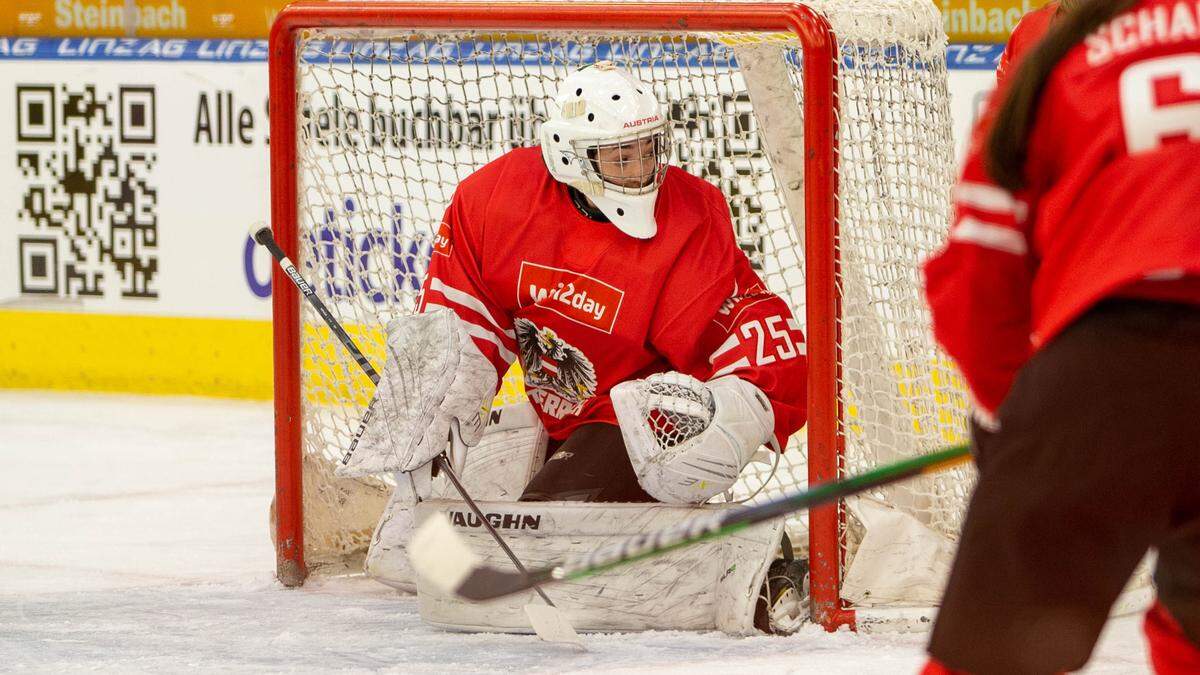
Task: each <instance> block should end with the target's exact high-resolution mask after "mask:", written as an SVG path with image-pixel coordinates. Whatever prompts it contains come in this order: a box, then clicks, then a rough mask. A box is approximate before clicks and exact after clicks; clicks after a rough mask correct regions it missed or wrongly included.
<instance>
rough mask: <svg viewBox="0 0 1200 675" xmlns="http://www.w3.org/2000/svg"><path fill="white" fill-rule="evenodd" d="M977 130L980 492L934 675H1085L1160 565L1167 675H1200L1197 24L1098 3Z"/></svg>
mask: <svg viewBox="0 0 1200 675" xmlns="http://www.w3.org/2000/svg"><path fill="white" fill-rule="evenodd" d="M1001 96H1002V100H1001V102H1000V104H998V105H997V106H995V108H994V109H992V110H990V111H989V113H988V114H987V115H985V117H984V119H983V120H982V121H981V122H980V124H979V126H978V127H977V129H976V133H975V137H974V141H973V147H972V149H971V151H970V152H969V154H968V157H967V162H966V165H965V167H964V169H963V173H962V178H961V180H960V181H959V184H958V186H957V188H956V189H955V192H954V201H955V207H956V209H955V217H954V222H953V225H952V227H951V230H950V235H949V242H948V243H947V245H946V247H945V248H944V249H943V250H942V251H941V252H940V253H938V254H937V255H936V256H935V257H934V258H933V259H931V260H930V261H929V262H928V263H927V264H926V266H925V276H926V292H927V296H928V300H929V304H930V306H931V308H932V313H933V323H934V333H935V335H936V337H937V339H938V341H939V342H940V343H941V344H942V345H943V346H944V347H945V349H946V350H947V351H948V352H949V353H950V354H951V355H952V356H953V357H954V359H955V360H956V361H957V362H958V364H959V366H960V368H961V370H962V372H963V375H964V376H965V378H966V380H967V382H968V384H969V385H970V388H971V391H972V392H973V394H974V397H975V399H976V401H977V404H978V412H979V421H978V423H977V425H976V428H975V433H974V451H975V457H976V461H977V464H978V467H979V483H978V486H977V488H976V491H975V494H974V495H973V497H972V500H971V505H970V509H969V511H968V514H967V518H966V522H965V524H964V527H963V532H962V537H961V540H960V544H959V550H958V555H957V557H956V559H955V562H954V567H953V570H952V572H951V576H950V580H949V583H948V586H947V589H946V594H945V598H944V601H943V603H942V607H941V610H940V612H939V614H938V618H937V624H936V626H935V628H934V632H933V635H932V638H931V642H930V654H931V655H932V657H933V660H932V661H931V663H930V665H929V666H928V668H927V670H926V672H929V673H946V672H970V673H1055V672H1064V671H1068V670H1076V669H1078V668H1080V667H1082V666H1083V665H1084V663H1085V662H1086V661H1087V659H1088V657H1089V655H1090V653H1091V650H1092V648H1093V646H1094V644H1095V641H1096V639H1097V637H1098V635H1099V633H1100V629H1101V627H1102V626H1103V625H1104V622H1105V619H1106V617H1107V615H1108V612H1109V608H1110V607H1111V605H1112V603H1113V602H1114V601H1115V599H1116V598H1117V596H1118V594H1119V593H1120V591H1121V589H1122V587H1123V585H1124V584H1125V582H1126V581H1127V579H1128V578H1129V576H1130V575H1131V574H1132V572H1133V571H1134V569H1135V567H1136V565H1137V564H1138V562H1139V560H1140V559H1141V558H1142V557H1143V555H1144V554H1145V552H1146V551H1147V550H1148V549H1149V548H1151V547H1154V548H1156V549H1157V551H1158V560H1157V565H1156V569H1155V581H1156V586H1157V593H1158V602H1157V603H1156V604H1155V605H1154V606H1153V607H1152V608H1151V610H1150V611H1149V612H1148V614H1147V617H1146V622H1145V629H1146V632H1147V635H1148V637H1149V643H1150V647H1151V657H1152V660H1153V662H1154V665H1155V667H1156V669H1157V670H1158V671H1159V672H1173V673H1174V672H1177V673H1183V672H1190V673H1195V672H1200V451H1197V443H1196V439H1197V438H1198V437H1200V416H1198V415H1197V414H1196V410H1197V409H1200V376H1197V373H1200V216H1198V215H1197V213H1198V212H1197V209H1196V203H1197V200H1198V198H1200V170H1198V167H1200V7H1198V6H1197V5H1196V3H1195V2H1194V0H1140V1H1137V0H1116V1H1113V0H1088V1H1085V2H1081V3H1079V4H1078V6H1077V7H1075V8H1073V9H1072V10H1071V11H1070V12H1067V13H1065V14H1063V15H1062V16H1060V17H1059V18H1058V19H1056V20H1055V22H1054V23H1053V25H1052V26H1051V27H1050V29H1049V31H1048V33H1047V35H1046V37H1045V39H1044V40H1042V41H1041V42H1040V43H1039V44H1038V45H1037V46H1036V47H1034V48H1033V50H1032V51H1031V52H1029V53H1028V54H1027V55H1026V56H1025V57H1024V58H1023V59H1022V61H1021V64H1020V65H1019V66H1018V69H1017V71H1016V72H1015V73H1011V74H1010V77H1009V79H1008V81H1007V82H1006V84H1005V86H1004V87H1002V92H1001Z"/></svg>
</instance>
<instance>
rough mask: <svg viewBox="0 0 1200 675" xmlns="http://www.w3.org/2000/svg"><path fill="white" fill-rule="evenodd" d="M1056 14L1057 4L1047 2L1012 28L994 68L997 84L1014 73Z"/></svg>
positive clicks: (1057, 10)
mask: <svg viewBox="0 0 1200 675" xmlns="http://www.w3.org/2000/svg"><path fill="white" fill-rule="evenodd" d="M1058 13H1059V5H1058V3H1057V2H1048V3H1046V5H1045V6H1044V7H1042V8H1041V9H1035V10H1033V11H1032V12H1030V13H1028V14H1026V15H1025V16H1023V17H1021V20H1020V21H1018V22H1017V25H1016V26H1015V27H1014V28H1013V32H1012V35H1010V36H1009V37H1008V43H1007V44H1005V45H1004V53H1003V54H1001V55H1000V65H999V66H998V67H997V68H996V82H997V84H998V83H1001V82H1003V81H1004V80H1005V79H1006V78H1007V77H1008V76H1009V75H1011V74H1012V73H1013V72H1015V71H1016V69H1017V64H1018V63H1020V62H1021V59H1022V58H1023V57H1024V56H1025V55H1026V54H1028V53H1029V50H1030V49H1033V46H1034V45H1036V44H1037V43H1038V42H1039V41H1041V39H1042V37H1043V36H1044V35H1046V31H1047V30H1049V29H1050V23H1051V22H1052V21H1054V17H1056V16H1058Z"/></svg>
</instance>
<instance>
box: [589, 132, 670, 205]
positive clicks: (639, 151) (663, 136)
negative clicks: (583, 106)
mask: <svg viewBox="0 0 1200 675" xmlns="http://www.w3.org/2000/svg"><path fill="white" fill-rule="evenodd" d="M647 140H648V141H649V142H650V146H651V147H650V148H648V150H649V152H647V151H646V150H647V149H643V147H642V146H643V143H645V142H646V141H647ZM570 146H571V153H573V154H574V155H575V156H574V157H573V158H572V159H573V161H574V162H576V164H577V166H579V168H580V171H581V172H582V173H583V177H584V180H585V181H586V182H587V184H588V187H589V188H590V189H589V190H586V192H589V193H591V194H599V193H602V192H603V191H613V192H617V193H620V194H626V195H645V194H653V193H654V192H655V191H656V190H658V188H659V187H661V186H662V183H663V180H665V179H666V177H667V166H668V165H669V162H670V160H671V144H670V142H668V140H667V130H666V127H665V126H659V127H657V128H653V129H646V130H642V131H636V132H633V133H630V134H626V135H624V136H619V137H617V138H612V137H608V138H603V139H597V138H591V139H573V140H571V142H570ZM604 151H612V152H615V153H616V158H615V159H606V158H604V157H602V156H601V154H602V152H604ZM647 164H649V166H646V165H647ZM631 168H632V169H634V170H633V171H630V169H631ZM621 176H624V177H625V178H627V179H628V180H627V181H621V182H616V181H614V180H613V179H614V178H617V177H621Z"/></svg>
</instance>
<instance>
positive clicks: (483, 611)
mask: <svg viewBox="0 0 1200 675" xmlns="http://www.w3.org/2000/svg"><path fill="white" fill-rule="evenodd" d="M479 506H480V508H481V509H482V510H483V512H484V514H485V515H486V516H487V518H488V520H489V522H491V523H492V525H493V526H494V527H495V528H496V529H497V530H498V531H499V532H500V534H501V535H502V536H503V537H504V538H505V541H506V542H508V545H509V546H510V547H512V549H513V551H514V552H515V553H516V555H517V557H518V558H520V560H521V562H522V563H524V564H525V565H526V567H529V568H534V567H541V566H545V565H547V564H550V563H552V562H553V561H555V560H558V559H560V558H563V557H566V556H570V555H572V554H576V553H581V552H585V551H589V550H592V549H593V548H596V547H598V546H602V545H603V544H605V543H607V542H612V541H618V540H621V539H624V538H627V537H629V536H632V535H634V534H639V533H642V532H646V531H649V530H654V529H658V528H663V527H668V526H670V525H672V524H674V523H677V522H679V521H681V520H683V519H686V518H689V517H693V516H695V515H696V513H697V512H698V511H697V510H698V509H724V508H736V507H735V506H728V505H715V504H714V505H706V506H699V507H692V506H672V505H667V504H597V503H584V502H517V503H512V502H484V503H481V504H480V505H479ZM437 511H442V512H444V513H446V514H447V515H448V516H449V519H450V522H451V524H452V525H454V527H455V529H456V530H457V531H459V532H460V533H461V534H462V535H463V537H464V539H465V542H466V544H467V545H468V546H469V547H470V549H471V550H472V551H473V552H474V553H475V554H476V555H478V556H479V557H480V558H482V559H483V562H484V564H486V565H492V566H496V567H501V568H504V569H513V566H512V563H511V562H509V560H508V558H507V557H506V556H505V555H504V553H503V552H502V551H501V550H500V549H499V548H498V547H497V546H496V544H495V542H493V541H492V539H491V537H489V536H488V534H487V531H486V530H485V529H484V528H483V527H482V524H481V523H480V522H479V521H478V519H477V518H476V517H475V516H474V514H472V513H471V512H470V511H469V510H468V509H467V508H466V506H465V505H464V504H463V503H462V502H460V501H452V500H436V499H435V500H430V501H427V502H422V503H421V504H420V505H418V507H417V509H416V519H417V521H418V522H423V521H424V519H425V518H427V517H428V516H429V515H430V514H432V513H434V512H437ZM782 534H783V524H782V522H781V521H777V522H771V523H764V524H762V525H758V526H755V527H752V528H749V529H746V530H742V531H741V532H738V533H736V534H733V535H730V536H727V537H722V538H719V539H714V540H710V541H706V542H702V543H699V544H695V545H693V546H690V547H687V548H684V549H681V550H678V551H675V552H672V553H668V554H665V555H662V556H659V557H656V558H651V559H649V560H644V561H642V562H639V563H635V564H631V565H627V566H623V567H618V568H616V569H613V570H610V571H608V572H604V573H601V574H598V575H596V576H594V577H589V578H586V579H581V580H579V581H575V582H563V583H558V584H554V585H552V586H548V587H546V588H545V589H544V590H545V592H546V594H547V595H549V596H550V599H551V600H553V601H554V603H555V605H556V606H557V607H558V608H559V610H561V611H562V613H563V615H564V616H565V617H566V619H567V620H568V621H569V622H570V624H571V625H572V626H574V627H575V629H576V630H579V631H640V630H694V631H709V630H720V631H723V632H726V633H730V634H734V635H748V634H753V633H755V632H756V630H755V628H754V606H755V603H756V601H757V600H758V596H759V590H760V589H761V588H762V583H763V578H764V577H765V575H766V571H767V567H768V566H769V565H770V562H771V561H772V560H774V558H775V556H776V554H777V552H778V550H779V542H780V539H781V537H782ZM417 598H418V606H419V609H420V613H421V618H422V619H424V620H425V621H426V622H428V623H430V624H432V625H435V626H438V627H442V628H447V629H450V630H465V631H485V632H511V633H529V632H531V629H530V625H529V619H528V617H527V616H526V614H525V611H524V607H525V605H527V604H531V603H537V602H540V600H539V598H538V597H537V596H536V594H535V593H534V592H533V591H529V592H527V593H522V594H518V595H514V596H512V597H509V598H502V599H499V600H495V601H491V602H486V603H478V604H476V603H470V602H466V601H463V600H461V599H459V598H457V597H455V596H453V595H450V594H447V593H444V592H441V591H439V590H437V589H436V588H434V587H433V586H432V585H431V584H428V583H425V582H424V581H422V580H420V579H418V581H417Z"/></svg>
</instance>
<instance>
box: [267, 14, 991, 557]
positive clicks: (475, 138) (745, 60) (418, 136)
mask: <svg viewBox="0 0 1200 675" xmlns="http://www.w3.org/2000/svg"><path fill="white" fill-rule="evenodd" d="M813 4H815V5H816V6H817V8H818V9H822V10H825V11H826V13H827V14H828V15H829V17H830V21H831V24H832V25H833V26H834V28H835V32H836V33H837V34H838V39H839V46H840V50H841V53H840V60H839V106H840V110H839V113H838V119H839V128H838V144H839V149H840V160H839V161H840V165H839V169H838V179H839V183H840V188H839V193H838V208H839V214H840V215H839V225H840V229H841V239H840V242H839V244H838V247H837V250H838V254H839V257H840V276H839V278H838V286H839V290H840V294H841V298H842V317H841V333H842V336H843V338H842V352H843V359H842V374H843V386H842V389H841V397H842V405H843V423H842V431H843V433H844V436H845V446H846V454H845V457H844V459H843V469H844V471H845V472H847V473H854V472H858V471H861V470H864V469H867V468H871V467H874V466H876V465H878V464H880V463H884V462H889V461H893V460H895V459H897V458H899V457H904V456H909V455H912V454H914V453H917V452H921V451H927V450H930V449H934V448H937V447H941V446H944V445H946V444H949V443H952V442H959V441H961V440H962V438H963V436H964V433H965V426H964V424H965V423H964V411H965V409H966V401H965V399H964V395H963V394H962V388H961V385H960V383H959V382H958V380H957V379H956V377H957V376H956V375H955V373H954V371H953V369H952V368H951V367H950V366H949V365H948V363H947V362H946V360H945V359H944V358H943V357H942V356H940V355H939V354H938V352H937V351H936V350H935V349H934V347H933V344H932V340H931V338H930V335H929V329H928V317H927V314H926V312H925V309H924V306H923V301H922V299H921V293H920V279H919V275H918V263H919V261H920V260H921V259H922V258H923V257H924V256H925V255H927V254H928V253H929V252H931V251H932V250H933V249H934V247H935V246H936V245H938V244H939V243H940V241H941V239H942V237H943V235H944V230H945V228H946V224H947V202H948V191H949V185H950V180H951V139H950V120H949V111H948V95H947V91H946V73H945V65H944V47H945V45H944V36H943V34H942V33H941V29H940V23H939V20H938V16H937V13H936V11H934V9H933V7H932V5H930V4H929V3H928V2H927V1H926V0H906V1H903V2H902V1H901V0H891V1H890V2H871V3H870V4H869V5H868V4H866V3H855V2H839V3H836V4H835V3H833V2H817V3H813ZM297 49H298V54H299V56H300V58H299V66H298V78H297V79H298V82H297V85H298V88H299V93H298V97H299V100H298V109H299V110H300V111H301V113H300V115H301V116H300V119H299V120H298V122H299V137H298V138H297V139H296V143H297V146H298V152H299V165H298V167H297V171H298V176H299V189H300V197H299V204H298V207H299V214H300V215H299V218H300V253H299V263H300V268H301V271H302V273H303V274H304V275H305V276H307V277H308V278H309V279H310V280H311V281H312V282H313V285H314V287H315V288H316V290H317V292H318V293H319V294H320V295H321V297H322V298H323V299H324V300H325V302H326V303H327V304H328V305H329V307H330V309H331V310H332V311H333V312H334V314H335V315H336V316H337V317H338V318H339V319H340V320H341V321H342V322H343V324H344V325H345V326H346V328H347V330H348V331H349V332H350V334H351V335H352V336H354V338H355V339H356V340H357V341H358V342H359V344H360V345H361V346H362V348H363V351H364V352H365V353H366V354H367V356H368V357H369V358H371V360H372V361H373V362H374V363H375V364H376V365H377V366H378V365H381V364H382V326H383V325H384V324H385V323H386V322H387V321H388V320H389V319H391V318H393V317H395V316H397V315H401V314H405V313H409V312H412V311H413V310H414V308H415V305H416V301H417V296H418V293H419V290H420V286H421V281H422V279H423V275H424V272H425V270H426V265H427V258H428V255H429V252H430V248H431V241H432V237H433V233H434V232H435V231H436V228H437V225H438V223H439V222H440V220H441V217H442V213H443V211H444V210H445V208H446V207H447V205H448V203H449V200H450V197H451V195H452V193H453V191H454V189H455V187H456V186H457V185H458V182H459V181H460V180H462V179H463V178H464V177H466V176H467V175H469V174H470V173H472V172H473V171H475V170H476V169H478V168H479V167H480V166H482V165H483V164H485V163H486V162H488V161H490V160H492V159H495V158H496V157H498V156H500V155H501V154H503V153H504V152H506V151H508V150H510V149H512V148H516V147H522V146H530V145H535V144H536V143H537V136H536V131H537V128H538V125H539V123H540V122H541V120H542V119H543V114H544V110H545V103H546V101H547V100H548V99H549V98H550V97H551V96H553V94H554V92H555V88H556V85H557V83H558V82H559V81H560V80H561V79H562V78H563V77H565V76H566V75H567V74H568V73H569V72H571V71H572V70H574V69H576V68H578V67H579V66H581V65H583V64H586V63H590V62H593V61H595V60H598V59H607V60H612V61H614V62H615V63H617V64H618V65H619V66H621V67H625V68H629V69H631V70H633V71H634V72H635V73H636V74H637V75H638V76H639V77H640V78H641V79H643V80H644V81H646V82H650V83H652V84H653V87H654V90H655V93H656V94H657V95H658V96H659V98H660V100H662V101H664V102H666V103H667V105H668V109H669V117H670V120H671V133H670V138H671V142H672V143H673V146H674V147H673V151H672V155H673V157H674V160H673V161H674V162H675V163H676V164H677V165H678V166H680V167H682V168H683V169H685V170H686V171H688V172H689V173H692V174H694V175H697V176H701V177H703V178H705V179H706V180H708V181H710V182H711V183H713V184H714V185H716V186H717V187H719V188H720V189H721V191H722V192H723V193H724V194H725V195H726V197H727V198H728V201H729V206H730V210H731V214H732V218H733V223H734V228H735V230H736V235H737V238H738V241H739V243H740V244H741V246H742V247H743V249H744V250H745V251H746V253H747V254H748V256H749V257H750V259H751V261H752V262H753V264H754V265H755V266H756V267H757V268H758V270H759V273H760V275H761V276H762V277H763V279H764V281H765V282H766V283H767V285H768V286H769V287H770V288H771V290H773V291H774V292H776V293H778V294H780V295H781V296H782V297H784V298H785V299H786V300H787V301H788V302H789V304H790V305H791V307H792V309H793V312H794V313H795V315H796V317H797V318H798V319H800V320H801V321H802V322H803V321H804V319H805V307H804V278H805V274H804V268H803V249H802V244H803V242H801V241H799V240H798V238H797V236H796V234H795V228H794V223H795V222H799V221H800V220H801V219H802V218H803V213H802V212H801V211H800V209H801V208H802V207H801V201H800V200H799V199H797V198H796V195H799V194H800V192H799V191H798V190H796V189H795V187H793V188H792V189H791V190H786V189H784V188H785V186H794V185H799V183H800V182H801V181H802V180H803V176H802V175H801V174H800V173H798V170H797V168H796V167H795V166H794V165H797V164H798V163H799V161H800V159H801V158H802V155H803V153H802V152H801V146H800V145H799V142H800V139H802V135H801V133H800V130H801V125H800V120H799V119H798V110H799V106H798V105H797V104H798V102H799V101H801V92H800V88H799V84H798V83H799V79H798V78H799V73H800V71H799V67H798V66H799V63H800V62H801V59H802V55H801V54H800V51H799V49H798V46H797V43H796V42H795V40H794V39H792V38H789V37H787V36H782V35H765V34H750V33H739V34H694V33H686V32H680V33H673V34H670V35H656V34H648V33H644V32H607V33H604V34H591V33H586V32H583V33H581V32H572V33H570V34H567V33H561V32H559V33H555V32H538V31H532V30H531V31H530V32H528V33H523V34H495V33H484V32H472V31H440V32H436V33H431V32H423V33H406V32H403V31H390V32H384V31H362V30H338V29H325V30H311V31H307V32H306V33H305V34H304V35H303V39H302V40H301V41H300V42H299V44H298V45H297ZM735 51H736V53H735ZM282 142H286V141H282ZM302 322H303V327H302V367H303V376H302V377H303V381H302V398H303V404H304V414H303V438H304V440H303V451H304V453H305V455H306V457H308V458H309V459H310V461H309V462H308V463H313V464H320V463H321V462H328V461H330V460H332V459H335V458H336V457H338V456H339V455H340V454H341V453H342V452H343V451H344V450H345V448H346V447H347V446H348V444H349V442H350V437H351V435H352V434H353V433H354V430H355V428H356V425H357V422H358V420H359V417H360V415H361V412H362V410H363V408H364V407H365V405H366V402H367V400H368V397H369V395H370V392H371V389H372V387H371V385H370V382H369V381H368V380H367V378H366V377H365V376H363V375H362V374H361V373H360V372H359V370H358V366H357V364H355V362H354V361H353V360H352V359H351V358H349V357H348V356H347V355H346V354H345V353H344V352H343V350H342V348H341V346H340V345H339V344H338V343H337V341H336V339H334V338H333V336H332V335H330V333H329V331H328V330H327V329H325V328H324V327H323V325H322V323H321V320H320V318H319V317H318V316H317V315H316V314H315V313H314V312H312V311H311V310H310V309H309V308H308V307H307V306H305V307H304V308H303V309H302ZM522 396H523V391H522V387H521V384H520V376H519V374H514V373H510V375H509V377H508V378H507V379H506V381H505V385H504V389H503V390H502V392H501V398H502V399H508V400H513V399H519V398H521V397H522ZM804 445H805V441H804V433H803V432H801V433H798V434H796V436H795V437H794V438H793V439H792V441H791V442H790V444H789V448H788V450H787V452H786V453H785V456H784V459H783V461H782V462H780V466H779V468H778V471H776V472H775V475H774V478H772V479H771V480H770V483H769V484H768V485H767V486H766V488H765V489H764V490H762V491H761V492H758V495H757V497H755V499H756V500H759V499H766V498H770V497H772V496H776V495H778V494H780V493H781V492H785V491H791V490H795V489H797V488H800V487H803V486H804V485H805V484H806V482H807V480H806V475H807V468H806V466H805V456H806V453H805V447H804ZM771 468H772V467H771V465H770V464H769V463H767V464H757V463H755V464H752V465H751V466H750V467H748V468H747V470H746V472H745V473H744V476H743V480H742V482H741V483H740V484H739V488H738V493H739V495H741V496H745V495H749V494H752V493H755V492H757V491H758V488H759V487H761V486H762V485H763V483H764V482H765V481H766V480H767V478H768V477H769V476H770V475H771ZM328 480H329V477H328V476H326V475H325V473H323V472H310V473H306V475H305V481H306V490H305V500H306V528H305V531H306V557H307V559H308V560H309V564H310V565H312V564H313V563H319V562H320V561H322V560H329V559H332V558H337V557H340V556H342V555H344V554H347V553H350V552H351V550H352V549H354V548H356V547H359V546H361V545H364V544H365V543H366V538H365V537H347V536H343V535H330V534H329V533H330V532H366V533H369V532H370V528H371V526H373V525H374V519H373V515H372V509H370V508H368V509H361V508H348V507H347V505H348V503H349V502H350V501H352V499H353V497H352V496H351V495H352V494H354V493H356V489H351V490H343V489H337V488H329V489H324V490H313V489H309V488H308V487H307V485H311V484H312V483H313V481H328ZM374 487H375V486H368V490H367V491H368V492H375V491H376V490H375V489H374ZM968 487H969V477H968V476H967V475H966V474H965V473H964V472H963V471H956V472H951V473H947V474H942V475H939V476H937V477H934V478H924V479H919V480H916V481H912V482H908V483H905V484H903V485H898V486H896V487H892V488H886V489H883V490H879V491H877V493H876V494H875V495H874V497H876V498H877V499H879V500H881V501H884V502H886V503H889V504H892V505H895V506H896V507H897V508H901V509H903V510H905V511H907V512H910V513H912V514H913V515H914V516H916V517H917V518H918V519H920V520H921V522H923V523H926V524H928V525H929V526H930V527H931V528H933V529H935V530H936V531H938V532H939V533H942V534H943V535H944V536H946V537H951V538H952V537H954V536H955V533H956V531H957V528H958V523H959V520H960V517H961V513H962V509H963V507H964V504H965V496H966V494H967V491H968ZM355 488H357V486H355ZM313 499H317V500H322V501H323V504H322V505H321V506H320V507H317V505H312V504H308V503H307V502H308V501H309V500H313ZM379 508H382V502H380V503H379ZM352 511H353V512H356V513H357V519H351V518H349V517H348V516H347V514H349V513H350V512H352ZM789 529H790V531H791V533H792V535H793V536H792V540H793V542H796V543H803V542H804V541H805V540H806V538H805V534H804V532H805V517H804V516H803V515H801V516H799V517H797V518H795V519H793V520H792V521H791V522H789ZM368 536H369V535H368ZM856 536H857V535H856V534H855V532H854V524H853V523H850V528H849V530H848V531H847V532H844V533H843V539H844V541H843V545H844V546H845V547H846V548H847V549H848V550H849V551H850V552H851V553H852V552H853V549H854V548H855V545H856ZM325 547H328V548H325Z"/></svg>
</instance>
